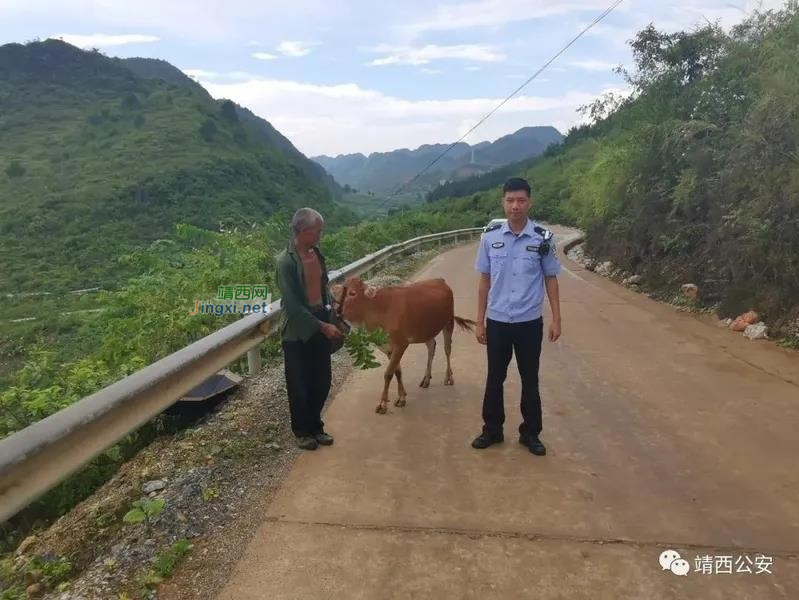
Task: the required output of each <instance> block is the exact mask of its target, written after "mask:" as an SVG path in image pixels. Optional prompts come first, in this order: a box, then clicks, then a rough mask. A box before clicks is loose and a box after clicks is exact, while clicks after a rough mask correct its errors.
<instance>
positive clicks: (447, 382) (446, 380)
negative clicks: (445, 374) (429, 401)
mask: <svg viewBox="0 0 799 600" xmlns="http://www.w3.org/2000/svg"><path fill="white" fill-rule="evenodd" d="M444 385H455V380H454V379H453V378H452V377H450V378H449V379H445V380H444Z"/></svg>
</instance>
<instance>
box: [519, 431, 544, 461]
mask: <svg viewBox="0 0 799 600" xmlns="http://www.w3.org/2000/svg"><path fill="white" fill-rule="evenodd" d="M519 443H520V444H522V445H524V446H527V448H528V449H529V450H530V452H532V453H533V454H535V455H536V456H545V455H546V453H547V449H546V446H544V444H542V443H541V440H539V439H538V436H523V435H520V436H519Z"/></svg>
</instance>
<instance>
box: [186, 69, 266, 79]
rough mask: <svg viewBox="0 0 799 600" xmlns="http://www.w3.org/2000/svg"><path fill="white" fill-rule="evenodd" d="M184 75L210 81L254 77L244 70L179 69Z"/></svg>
mask: <svg viewBox="0 0 799 600" xmlns="http://www.w3.org/2000/svg"><path fill="white" fill-rule="evenodd" d="M181 71H183V72H184V73H185V74H186V75H188V76H189V77H191V78H192V79H196V80H198V81H199V80H202V81H210V80H220V79H221V80H226V81H233V80H238V81H246V80H248V79H252V78H254V77H256V75H253V74H251V73H246V72H244V71H230V72H229V73H217V72H215V71H206V70H204V69H181Z"/></svg>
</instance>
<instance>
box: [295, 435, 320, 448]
mask: <svg viewBox="0 0 799 600" xmlns="http://www.w3.org/2000/svg"><path fill="white" fill-rule="evenodd" d="M297 445H298V446H299V447H300V448H302V449H303V450H316V449H317V448H318V447H319V443H318V442H317V441H316V440H315V439H314V438H312V437H310V436H307V435H304V436H301V437H298V438H297Z"/></svg>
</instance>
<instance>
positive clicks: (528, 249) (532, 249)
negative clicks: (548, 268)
mask: <svg viewBox="0 0 799 600" xmlns="http://www.w3.org/2000/svg"><path fill="white" fill-rule="evenodd" d="M527 251H528V252H537V251H538V246H527Z"/></svg>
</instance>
